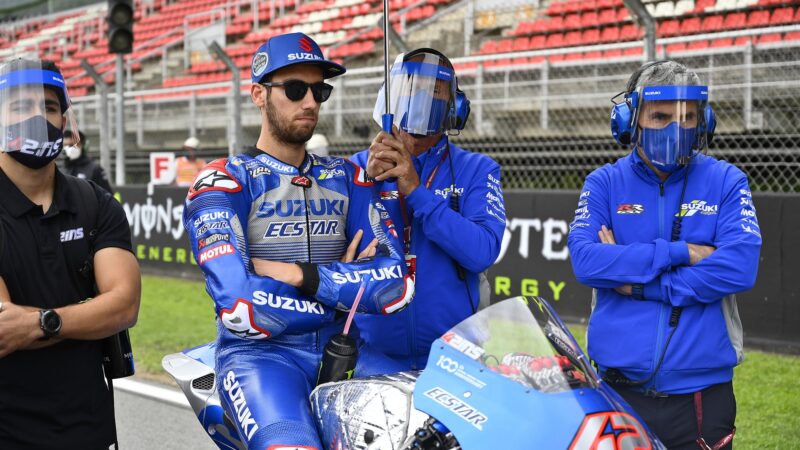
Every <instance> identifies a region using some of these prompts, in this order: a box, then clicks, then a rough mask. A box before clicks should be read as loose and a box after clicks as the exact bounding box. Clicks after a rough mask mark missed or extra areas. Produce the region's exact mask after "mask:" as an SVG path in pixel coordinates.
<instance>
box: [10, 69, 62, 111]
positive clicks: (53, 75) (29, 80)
mask: <svg viewBox="0 0 800 450" xmlns="http://www.w3.org/2000/svg"><path fill="white" fill-rule="evenodd" d="M25 85H44V86H52V87H54V88H56V89H57V90H58V93H59V100H61V112H62V113H63V112H64V111H66V110H67V108H69V96H68V94H67V85H66V83H65V82H64V78H63V77H62V76H61V74H59V73H58V72H53V71H52V70H41V69H25V70H17V71H14V72H9V73H6V74H3V75H0V90H3V89H8V88H11V87H14V86H25Z"/></svg>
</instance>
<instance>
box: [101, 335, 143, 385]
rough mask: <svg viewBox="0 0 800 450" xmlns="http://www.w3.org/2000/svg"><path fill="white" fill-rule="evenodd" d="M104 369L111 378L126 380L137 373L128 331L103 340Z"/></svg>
mask: <svg viewBox="0 0 800 450" xmlns="http://www.w3.org/2000/svg"><path fill="white" fill-rule="evenodd" d="M103 368H104V369H105V372H106V375H107V376H108V377H109V378H125V377H129V376H131V375H133V374H134V372H136V368H135V367H134V365H133V350H132V349H131V337H130V336H129V335H128V330H127V329H124V330H122V331H120V332H119V333H116V334H114V335H111V336H109V337H107V338H105V339H103Z"/></svg>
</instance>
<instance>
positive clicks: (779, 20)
mask: <svg viewBox="0 0 800 450" xmlns="http://www.w3.org/2000/svg"><path fill="white" fill-rule="evenodd" d="M793 13H794V10H792V8H777V9H775V10H773V11H772V15H771V16H770V18H769V24H770V25H782V24H785V23H792V21H793V18H792V16H793Z"/></svg>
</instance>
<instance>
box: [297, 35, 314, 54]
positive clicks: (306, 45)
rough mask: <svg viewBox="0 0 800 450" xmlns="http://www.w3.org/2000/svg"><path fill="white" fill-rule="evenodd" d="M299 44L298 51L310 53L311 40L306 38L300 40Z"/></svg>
mask: <svg viewBox="0 0 800 450" xmlns="http://www.w3.org/2000/svg"><path fill="white" fill-rule="evenodd" d="M299 44H300V50H303V51H304V52H310V51H311V50H312V49H313V47H312V46H311V40H310V39H309V38H307V37H304V38H302V39H300V41H299Z"/></svg>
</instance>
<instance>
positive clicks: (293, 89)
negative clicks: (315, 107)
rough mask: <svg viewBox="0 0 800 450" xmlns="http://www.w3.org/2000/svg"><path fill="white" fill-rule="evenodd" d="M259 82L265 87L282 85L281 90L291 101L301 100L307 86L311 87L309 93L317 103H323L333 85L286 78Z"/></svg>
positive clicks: (329, 94) (306, 90)
mask: <svg viewBox="0 0 800 450" xmlns="http://www.w3.org/2000/svg"><path fill="white" fill-rule="evenodd" d="M259 84H260V85H262V86H266V87H275V86H281V87H283V92H284V93H285V94H286V98H288V99H289V100H291V101H293V102H297V101H300V100H302V99H303V98H304V97H305V96H306V92H308V88H311V94H312V95H313V96H314V100H315V101H316V102H317V103H323V102H325V101H326V100H328V98H329V97H330V96H331V92H333V86H331V85H330V84H328V83H324V82H322V81H318V82H316V83H313V84H308V83H306V82H305V81H301V80H286V81H281V82H277V83H273V82H264V83H259Z"/></svg>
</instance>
